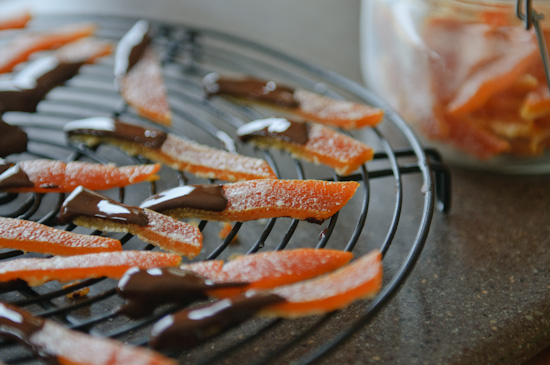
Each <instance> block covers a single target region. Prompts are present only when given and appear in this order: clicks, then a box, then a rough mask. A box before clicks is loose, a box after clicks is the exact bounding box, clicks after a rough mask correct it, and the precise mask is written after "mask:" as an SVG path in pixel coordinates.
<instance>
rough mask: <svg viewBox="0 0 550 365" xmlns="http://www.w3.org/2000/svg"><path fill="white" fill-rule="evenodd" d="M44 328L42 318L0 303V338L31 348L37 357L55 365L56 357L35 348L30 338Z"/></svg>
mask: <svg viewBox="0 0 550 365" xmlns="http://www.w3.org/2000/svg"><path fill="white" fill-rule="evenodd" d="M43 327H44V320H43V319H42V318H38V317H34V316H32V315H31V314H30V313H28V312H26V311H23V310H21V309H18V308H16V307H13V306H10V305H7V304H4V303H0V337H6V338H11V339H14V340H17V341H19V342H21V343H23V344H24V345H25V346H27V347H29V348H31V349H32V350H33V351H34V352H35V353H36V354H37V355H38V356H40V357H41V358H43V359H44V360H46V361H47V362H48V363H50V364H57V360H56V357H55V356H53V355H50V354H48V353H46V352H45V351H44V350H43V349H41V348H40V347H38V346H36V345H35V344H34V343H33V341H32V339H31V337H32V335H33V334H34V333H36V332H38V331H40V330H41V329H42V328H43Z"/></svg>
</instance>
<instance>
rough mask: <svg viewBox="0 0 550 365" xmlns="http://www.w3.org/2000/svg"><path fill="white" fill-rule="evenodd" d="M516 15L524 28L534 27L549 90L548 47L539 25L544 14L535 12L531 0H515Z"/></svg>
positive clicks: (549, 64) (549, 65)
mask: <svg viewBox="0 0 550 365" xmlns="http://www.w3.org/2000/svg"><path fill="white" fill-rule="evenodd" d="M516 15H517V17H518V18H519V19H520V20H522V21H523V23H524V26H525V29H526V30H529V29H531V26H534V27H535V34H536V35H537V42H538V44H539V51H540V56H541V57H542V63H543V65H544V74H545V76H546V83H547V85H548V88H549V90H550V61H549V57H548V48H547V47H546V41H545V40H544V32H543V31H542V28H541V26H540V21H541V20H543V19H544V15H543V14H539V13H537V12H536V11H535V9H533V5H532V0H525V1H523V0H517V1H516Z"/></svg>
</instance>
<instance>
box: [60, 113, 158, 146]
mask: <svg viewBox="0 0 550 365" xmlns="http://www.w3.org/2000/svg"><path fill="white" fill-rule="evenodd" d="M64 130H65V133H67V135H68V136H69V137H71V136H78V135H88V136H95V137H109V138H115V139H118V140H122V141H128V142H133V143H137V144H140V145H143V146H145V147H148V148H156V149H158V148H160V147H161V146H162V144H163V143H164V141H165V140H166V137H167V134H166V133H164V132H163V131H161V130H158V129H153V128H144V127H141V126H137V125H133V124H128V123H124V122H121V121H119V120H118V119H113V118H109V117H94V118H86V119H80V120H75V121H72V122H69V123H67V124H66V125H65V127H64Z"/></svg>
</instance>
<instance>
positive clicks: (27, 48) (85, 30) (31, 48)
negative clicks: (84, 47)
mask: <svg viewBox="0 0 550 365" xmlns="http://www.w3.org/2000/svg"><path fill="white" fill-rule="evenodd" d="M95 29H96V26H95V25H94V24H90V23H84V24H71V25H65V26H61V27H58V28H55V29H50V30H46V31H42V32H33V33H30V32H29V33H26V34H21V35H19V36H17V37H15V38H14V39H13V40H12V41H10V42H9V43H7V44H5V45H4V46H3V47H2V48H1V51H0V73H5V72H10V71H12V70H13V69H14V67H15V66H16V65H18V64H20V63H22V62H25V61H26V60H27V59H28V58H29V56H30V55H31V54H33V53H35V52H38V51H44V50H49V49H54V48H58V47H60V46H62V45H64V44H67V43H70V42H73V41H75V40H77V39H80V38H84V37H87V36H90V35H92V34H93V33H94V31H95Z"/></svg>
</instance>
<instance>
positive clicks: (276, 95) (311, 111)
mask: <svg viewBox="0 0 550 365" xmlns="http://www.w3.org/2000/svg"><path fill="white" fill-rule="evenodd" d="M203 86H204V89H205V91H206V93H207V95H208V96H211V95H224V96H230V97H234V98H236V99H238V100H244V101H251V102H255V103H259V104H261V105H265V106H269V107H275V108H278V109H282V110H284V111H285V112H288V113H291V114H294V115H296V116H299V117H301V118H304V119H306V120H309V121H313V122H317V123H321V124H326V125H329V126H332V127H337V128H343V129H355V128H361V127H365V126H375V125H377V124H378V123H380V122H381V121H382V119H383V117H384V111H383V110H382V109H379V108H375V107H372V106H370V105H366V104H362V103H357V102H350V101H343V100H335V99H331V98H328V97H326V96H323V95H320V94H317V93H313V92H310V91H307V90H303V89H294V88H292V87H289V86H286V85H281V84H278V83H277V82H275V81H273V80H261V79H256V78H252V77H244V78H231V77H225V76H220V75H219V74H217V73H210V74H208V75H206V76H205V77H204V78H203Z"/></svg>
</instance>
